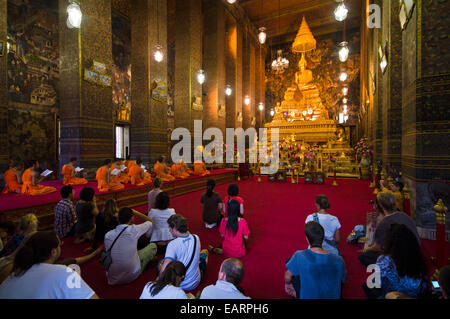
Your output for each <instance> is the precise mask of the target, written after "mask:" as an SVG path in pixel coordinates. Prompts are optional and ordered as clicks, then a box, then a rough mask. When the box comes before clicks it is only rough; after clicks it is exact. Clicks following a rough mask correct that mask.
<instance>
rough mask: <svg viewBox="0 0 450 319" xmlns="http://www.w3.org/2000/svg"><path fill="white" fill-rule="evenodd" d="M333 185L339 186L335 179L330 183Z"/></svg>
mask: <svg viewBox="0 0 450 319" xmlns="http://www.w3.org/2000/svg"><path fill="white" fill-rule="evenodd" d="M331 185H333V186H339V184H338V183H337V182H336V180H334V181H333V184H331Z"/></svg>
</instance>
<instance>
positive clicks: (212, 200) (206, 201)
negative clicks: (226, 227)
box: [200, 179, 223, 228]
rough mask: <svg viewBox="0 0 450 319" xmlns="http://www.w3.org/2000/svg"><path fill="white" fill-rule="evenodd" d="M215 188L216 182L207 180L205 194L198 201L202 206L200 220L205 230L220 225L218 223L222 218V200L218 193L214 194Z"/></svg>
mask: <svg viewBox="0 0 450 319" xmlns="http://www.w3.org/2000/svg"><path fill="white" fill-rule="evenodd" d="M215 187H216V181H215V180H213V179H208V181H207V182H206V192H205V193H204V194H203V195H202V197H201V199H200V203H201V204H202V206H203V212H202V218H203V221H204V222H205V227H206V228H213V227H216V226H218V225H220V221H221V220H222V218H223V215H222V210H223V203H222V198H221V197H220V195H219V194H218V193H216V192H214V188H215Z"/></svg>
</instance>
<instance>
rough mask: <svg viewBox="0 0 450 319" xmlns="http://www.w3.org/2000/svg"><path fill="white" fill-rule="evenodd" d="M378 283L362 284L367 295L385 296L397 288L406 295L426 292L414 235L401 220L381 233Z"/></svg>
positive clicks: (422, 263) (425, 271) (423, 267)
mask: <svg viewBox="0 0 450 319" xmlns="http://www.w3.org/2000/svg"><path fill="white" fill-rule="evenodd" d="M377 265H378V266H379V268H380V276H381V287H380V288H369V287H368V286H367V283H364V284H363V287H364V291H365V292H366V295H367V297H368V298H369V299H380V298H385V296H386V294H387V293H390V292H399V293H401V294H404V295H406V296H408V297H410V298H420V297H424V296H425V294H426V293H427V284H428V269H427V265H426V262H425V258H424V256H423V254H422V251H421V249H420V246H419V243H418V242H417V240H416V237H415V235H414V234H413V233H412V232H411V231H410V230H409V229H408V227H407V226H405V225H402V224H391V225H390V228H389V229H388V231H387V233H386V237H385V242H384V246H383V252H382V254H381V256H380V257H378V260H377Z"/></svg>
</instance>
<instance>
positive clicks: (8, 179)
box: [2, 169, 22, 194]
mask: <svg viewBox="0 0 450 319" xmlns="http://www.w3.org/2000/svg"><path fill="white" fill-rule="evenodd" d="M4 178H5V183H6V185H5V188H4V189H3V191H2V194H8V193H20V191H21V190H22V185H21V184H19V181H18V179H17V175H16V173H14V171H13V170H12V169H9V170H7V171H6V172H5V177H4Z"/></svg>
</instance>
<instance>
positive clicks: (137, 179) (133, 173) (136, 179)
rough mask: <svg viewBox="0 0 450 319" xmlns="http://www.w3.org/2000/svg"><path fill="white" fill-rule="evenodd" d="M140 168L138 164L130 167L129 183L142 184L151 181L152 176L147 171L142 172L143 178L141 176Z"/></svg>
mask: <svg viewBox="0 0 450 319" xmlns="http://www.w3.org/2000/svg"><path fill="white" fill-rule="evenodd" d="M141 174H142V168H141V167H139V166H138V165H133V166H131V167H130V169H129V172H128V176H129V177H130V179H131V184H133V185H137V186H144V185H147V184H150V183H151V182H152V177H151V176H150V174H149V173H147V172H145V173H144V178H142V175H141Z"/></svg>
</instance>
